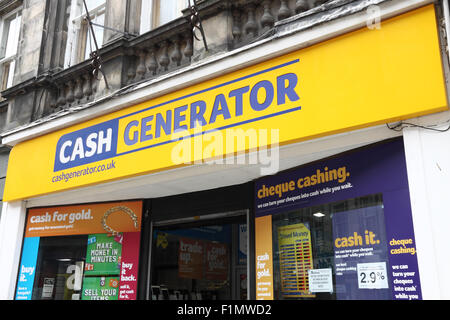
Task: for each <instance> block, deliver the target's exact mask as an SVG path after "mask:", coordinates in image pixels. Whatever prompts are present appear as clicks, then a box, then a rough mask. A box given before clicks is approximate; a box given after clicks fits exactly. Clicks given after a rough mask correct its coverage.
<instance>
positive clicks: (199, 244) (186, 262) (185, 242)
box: [178, 238, 204, 279]
mask: <svg viewBox="0 0 450 320" xmlns="http://www.w3.org/2000/svg"><path fill="white" fill-rule="evenodd" d="M203 250H204V242H203V241H201V240H194V239H187V238H180V246H179V249H178V276H179V277H180V278H188V279H202V267H203Z"/></svg>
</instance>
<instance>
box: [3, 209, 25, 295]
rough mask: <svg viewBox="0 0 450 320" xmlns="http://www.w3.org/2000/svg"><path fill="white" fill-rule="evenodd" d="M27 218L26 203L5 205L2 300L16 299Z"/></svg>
mask: <svg viewBox="0 0 450 320" xmlns="http://www.w3.org/2000/svg"><path fill="white" fill-rule="evenodd" d="M25 217H26V207H25V202H24V201H17V202H12V203H8V202H4V203H3V210H2V215H1V220H0V275H1V276H0V300H12V299H14V290H15V287H16V281H17V275H18V269H19V263H20V253H21V249H22V241H23V232H24V227H25Z"/></svg>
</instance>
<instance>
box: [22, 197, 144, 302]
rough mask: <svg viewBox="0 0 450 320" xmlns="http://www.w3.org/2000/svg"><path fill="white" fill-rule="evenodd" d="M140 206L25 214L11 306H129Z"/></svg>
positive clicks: (127, 204)
mask: <svg viewBox="0 0 450 320" xmlns="http://www.w3.org/2000/svg"><path fill="white" fill-rule="evenodd" d="M141 215H142V202H140V201H130V202H117V203H102V204H86V205H77V206H65V207H51V208H37V209H30V210H29V212H28V216H27V224H26V229H25V238H24V244H23V249H22V259H21V263H20V270H19V278H18V282H17V287H16V299H17V300H135V299H136V298H137V296H136V295H137V281H138V279H137V275H138V267H139V248H140V238H141V236H140V234H141Z"/></svg>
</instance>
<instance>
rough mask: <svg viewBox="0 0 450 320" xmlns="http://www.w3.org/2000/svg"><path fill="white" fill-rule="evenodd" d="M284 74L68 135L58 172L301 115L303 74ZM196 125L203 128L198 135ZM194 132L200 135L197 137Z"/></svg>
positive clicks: (61, 148)
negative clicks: (216, 132)
mask: <svg viewBox="0 0 450 320" xmlns="http://www.w3.org/2000/svg"><path fill="white" fill-rule="evenodd" d="M297 63H299V60H298V59H296V60H293V61H290V62H288V63H285V64H282V65H278V66H276V67H275V68H271V69H270V70H263V71H262V72H261V73H259V74H262V73H265V72H267V73H269V72H270V71H272V72H273V71H275V70H277V69H280V71H281V70H283V68H288V67H289V66H291V65H294V64H297ZM287 70H289V69H287ZM287 70H286V69H285V70H283V71H284V72H286V71H287ZM283 71H281V74H278V75H276V76H275V77H274V79H273V80H272V79H270V80H261V81H259V82H257V83H255V84H247V83H248V81H247V82H246V81H245V80H246V79H249V78H251V77H252V76H256V75H255V74H253V75H250V76H247V77H244V78H238V79H235V80H234V81H231V83H224V84H222V85H221V87H222V88H223V89H222V90H220V93H217V94H215V95H214V97H213V99H210V100H207V99H202V93H204V91H206V90H204V91H202V92H197V93H196V94H193V95H190V96H186V97H180V98H178V99H174V100H169V101H167V102H164V103H161V104H159V105H156V106H151V107H149V108H146V109H144V110H140V111H138V112H135V113H131V114H128V115H124V116H122V117H118V118H115V119H112V120H109V121H106V122H103V123H100V124H97V125H94V126H91V127H88V128H85V129H81V130H77V131H74V132H70V133H68V134H65V135H63V136H62V137H61V138H60V139H59V140H58V143H57V145H56V152H55V161H54V170H53V171H54V172H58V171H61V170H67V169H70V168H74V167H79V166H82V165H86V164H90V163H93V162H98V161H100V160H105V159H110V158H114V157H118V156H122V155H125V154H129V153H133V152H137V151H142V150H144V149H150V148H155V147H158V146H161V145H164V144H169V143H173V142H178V141H180V140H181V139H186V138H192V137H195V136H196V135H204V134H207V133H208V132H210V131H211V132H212V131H220V130H224V129H229V128H233V127H236V126H240V125H242V124H248V123H251V122H257V121H260V120H263V119H268V118H271V117H276V116H280V115H283V114H287V113H290V112H296V111H300V110H301V107H300V106H299V105H298V103H297V102H298V101H299V100H300V97H299V88H298V84H299V80H298V76H297V74H295V73H293V72H286V73H284V72H283ZM233 82H234V83H236V84H238V83H240V84H241V85H240V86H239V85H238V86H237V88H235V87H234V86H232V87H230V85H231V84H232V83H233ZM211 89H212V88H211ZM214 89H216V90H217V89H218V88H217V87H215V88H214ZM194 97H195V98H194ZM189 100H190V101H189ZM164 106H168V108H166V109H165V110H163V111H159V109H158V108H161V107H164ZM196 127H199V128H200V127H201V129H200V130H197V131H196V130H194V129H195V128H196ZM192 131H195V132H197V133H193V134H192V133H191V132H192ZM233 151H234V150H233ZM111 166H115V163H114V162H111ZM106 169H108V167H106ZM53 181H56V179H54V180H53Z"/></svg>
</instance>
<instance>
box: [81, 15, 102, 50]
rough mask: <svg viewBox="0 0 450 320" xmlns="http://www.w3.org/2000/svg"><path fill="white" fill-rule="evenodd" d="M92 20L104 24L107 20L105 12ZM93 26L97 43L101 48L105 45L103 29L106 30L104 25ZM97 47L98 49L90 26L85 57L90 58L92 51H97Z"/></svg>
mask: <svg viewBox="0 0 450 320" xmlns="http://www.w3.org/2000/svg"><path fill="white" fill-rule="evenodd" d="M92 22H94V23H97V24H100V25H104V22H105V14H101V15H98V16H96V17H95V18H94V19H93V20H92ZM92 27H93V29H94V34H95V39H96V41H97V45H98V47H99V48H101V47H102V45H103V31H104V30H103V28H102V27H98V26H95V25H93V26H92ZM95 49H96V48H95V43H94V39H93V37H92V34H91V30H90V28H88V36H87V39H86V52H85V56H84V58H85V59H88V58H89V55H90V53H91V52H92V51H95Z"/></svg>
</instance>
